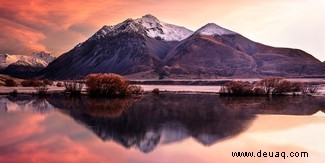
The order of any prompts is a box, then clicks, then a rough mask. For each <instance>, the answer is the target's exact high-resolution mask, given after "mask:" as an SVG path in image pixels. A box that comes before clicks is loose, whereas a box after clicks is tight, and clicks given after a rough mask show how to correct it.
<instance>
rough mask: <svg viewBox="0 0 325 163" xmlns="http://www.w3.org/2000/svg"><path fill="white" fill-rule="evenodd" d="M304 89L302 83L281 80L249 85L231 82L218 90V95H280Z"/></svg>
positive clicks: (263, 80) (265, 80) (270, 79)
mask: <svg viewBox="0 0 325 163" xmlns="http://www.w3.org/2000/svg"><path fill="white" fill-rule="evenodd" d="M303 88H304V84H303V83H299V82H290V81H287V80H284V79H283V78H273V77H272V78H266V79H262V80H261V81H259V82H257V83H255V84H250V83H247V82H242V81H231V82H228V83H226V84H225V85H224V86H222V87H221V89H220V95H238V96H246V95H254V96H260V95H282V94H284V93H287V92H299V91H302V90H303Z"/></svg>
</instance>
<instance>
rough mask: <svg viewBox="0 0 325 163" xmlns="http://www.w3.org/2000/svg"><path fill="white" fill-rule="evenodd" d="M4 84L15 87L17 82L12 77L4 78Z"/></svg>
mask: <svg viewBox="0 0 325 163" xmlns="http://www.w3.org/2000/svg"><path fill="white" fill-rule="evenodd" d="M5 86H7V87H17V86H18V84H17V82H16V81H14V80H13V79H6V80H5Z"/></svg>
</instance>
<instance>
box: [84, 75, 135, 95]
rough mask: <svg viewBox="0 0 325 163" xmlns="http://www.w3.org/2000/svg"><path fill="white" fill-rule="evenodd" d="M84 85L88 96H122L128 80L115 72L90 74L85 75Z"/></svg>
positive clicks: (125, 90)
mask: <svg viewBox="0 0 325 163" xmlns="http://www.w3.org/2000/svg"><path fill="white" fill-rule="evenodd" d="M86 85H87V92H88V94H89V95H90V96H99V97H101V96H124V95H126V94H127V88H128V87H129V82H128V81H127V80H126V79H124V78H123V77H122V76H120V75H117V74H112V73H109V74H91V75H88V76H87V77H86Z"/></svg>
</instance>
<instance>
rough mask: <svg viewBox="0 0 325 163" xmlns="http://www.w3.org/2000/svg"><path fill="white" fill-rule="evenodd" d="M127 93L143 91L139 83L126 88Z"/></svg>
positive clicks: (140, 92)
mask: <svg viewBox="0 0 325 163" xmlns="http://www.w3.org/2000/svg"><path fill="white" fill-rule="evenodd" d="M127 92H128V93H129V94H142V93H143V92H144V90H143V88H142V87H141V86H139V85H130V86H128V88H127Z"/></svg>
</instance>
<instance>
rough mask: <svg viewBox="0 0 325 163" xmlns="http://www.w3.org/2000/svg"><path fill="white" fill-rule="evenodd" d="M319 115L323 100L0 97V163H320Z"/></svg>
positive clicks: (324, 132)
mask: <svg viewBox="0 0 325 163" xmlns="http://www.w3.org/2000/svg"><path fill="white" fill-rule="evenodd" d="M324 112H325V97H324V96H319V97H305V96H296V97H292V96H290V97H289V96H288V97H287V96H283V97H273V98H270V97H219V96H218V95H215V94H170V93H166V94H160V95H144V96H138V97H132V98H117V99H92V98H88V97H86V96H83V97H80V98H68V97H65V96H63V95H61V94H52V95H51V96H49V97H47V98H37V97H33V96H29V95H19V96H16V97H13V96H0V162H132V163H133V162H155V163H157V162H158V163H159V162H323V161H324V160H325V141H324V138H325V113H324ZM234 152H254V153H253V154H254V156H255V157H236V156H234V154H238V153H234ZM264 152H265V155H264ZM277 154H278V155H277ZM264 156H266V157H264ZM271 156H272V157H271ZM291 156H293V157H291ZM303 156H305V157H303ZM306 156H308V157H306Z"/></svg>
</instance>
